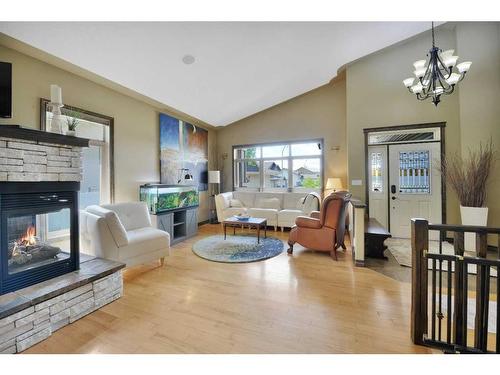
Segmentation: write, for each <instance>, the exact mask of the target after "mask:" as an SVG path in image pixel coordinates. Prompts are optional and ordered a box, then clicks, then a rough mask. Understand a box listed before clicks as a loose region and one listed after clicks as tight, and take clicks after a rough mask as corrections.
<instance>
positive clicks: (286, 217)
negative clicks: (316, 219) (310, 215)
mask: <svg viewBox="0 0 500 375" xmlns="http://www.w3.org/2000/svg"><path fill="white" fill-rule="evenodd" d="M301 215H304V213H303V212H302V211H301V210H281V211H280V212H278V225H280V226H292V225H294V224H295V219H296V218H297V216H301Z"/></svg>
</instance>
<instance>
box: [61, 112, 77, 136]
mask: <svg viewBox="0 0 500 375" xmlns="http://www.w3.org/2000/svg"><path fill="white" fill-rule="evenodd" d="M65 115H66V124H67V125H68V130H67V131H66V135H69V136H73V137H74V136H76V128H77V126H78V124H79V123H80V114H79V113H78V112H73V111H71V112H68V113H65Z"/></svg>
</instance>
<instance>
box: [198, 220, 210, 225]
mask: <svg viewBox="0 0 500 375" xmlns="http://www.w3.org/2000/svg"><path fill="white" fill-rule="evenodd" d="M208 223H209V221H208V220H203V221H199V222H198V226H199V227H200V226H202V225H205V224H208Z"/></svg>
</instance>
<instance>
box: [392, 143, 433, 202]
mask: <svg viewBox="0 0 500 375" xmlns="http://www.w3.org/2000/svg"><path fill="white" fill-rule="evenodd" d="M399 190H400V192H401V193H402V194H430V193H431V188H430V164H429V151H410V152H400V153H399Z"/></svg>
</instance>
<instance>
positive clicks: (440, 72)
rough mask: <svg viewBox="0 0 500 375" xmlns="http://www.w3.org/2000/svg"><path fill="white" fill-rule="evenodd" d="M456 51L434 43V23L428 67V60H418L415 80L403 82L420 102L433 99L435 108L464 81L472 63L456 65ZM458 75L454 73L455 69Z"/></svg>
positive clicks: (415, 65) (414, 64)
mask: <svg viewBox="0 0 500 375" xmlns="http://www.w3.org/2000/svg"><path fill="white" fill-rule="evenodd" d="M453 52H455V51H454V50H452V49H450V50H447V51H443V50H441V49H440V48H438V47H436V46H435V43H434V22H432V48H431V49H430V51H429V53H428V54H427V56H430V58H429V62H428V64H427V66H426V65H425V63H426V60H418V61H415V62H414V63H413V66H414V67H415V71H414V72H413V74H415V76H416V78H417V83H416V84H414V82H415V78H413V77H412V78H407V79H405V80H403V84H404V85H405V86H406V87H407V88H408V91H410V92H411V93H413V94H415V95H416V96H417V99H418V100H425V99H428V98H432V102H433V103H434V105H435V106H437V105H438V103H439V102H440V101H441V95H450V94H451V93H453V91H454V90H455V85H456V84H457V83H458V82H460V81H461V80H463V79H464V77H465V74H466V73H467V71H468V70H469V68H470V66H471V64H472V62H470V61H465V62H462V63H460V64H458V65H456V63H457V60H458V56H454V55H453ZM455 65H456V68H457V71H458V73H456V72H453V67H455Z"/></svg>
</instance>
